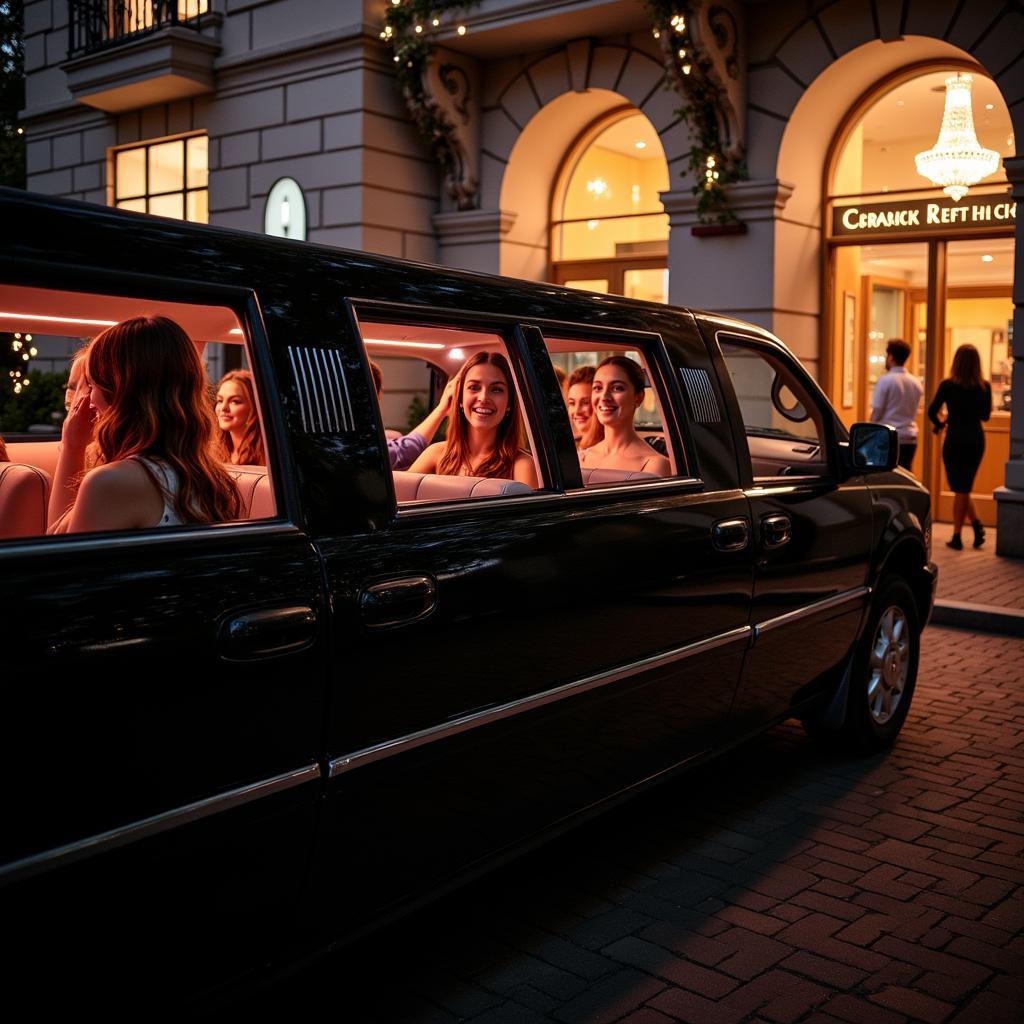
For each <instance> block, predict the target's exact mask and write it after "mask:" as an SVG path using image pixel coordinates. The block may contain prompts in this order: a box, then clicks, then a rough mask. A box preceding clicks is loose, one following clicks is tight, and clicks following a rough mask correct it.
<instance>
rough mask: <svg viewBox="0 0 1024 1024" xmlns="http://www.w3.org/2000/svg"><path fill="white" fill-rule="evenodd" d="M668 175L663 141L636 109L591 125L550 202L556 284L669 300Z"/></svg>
mask: <svg viewBox="0 0 1024 1024" xmlns="http://www.w3.org/2000/svg"><path fill="white" fill-rule="evenodd" d="M668 186H669V173H668V164H667V162H666V159H665V152H664V149H663V148H662V144H661V139H660V138H659V136H658V133H657V132H656V131H655V130H654V127H653V125H652V124H651V122H650V121H649V120H648V119H647V118H646V117H645V116H644V115H643V114H642V113H640V112H639V111H638V110H637V109H636V108H635V107H632V106H623V107H621V108H619V109H617V110H614V111H612V112H611V113H609V114H607V115H605V116H603V117H601V118H599V119H598V120H597V121H595V122H594V123H592V124H591V125H590V126H589V127H588V128H587V129H586V130H585V131H584V132H583V133H582V134H581V135H580V137H579V138H578V139H577V140H576V142H575V144H574V145H573V146H572V147H571V148H570V150H569V152H568V154H567V155H566V158H565V161H564V163H563V165H562V168H561V171H560V172H559V174H558V176H557V178H556V182H555V187H554V189H553V193H552V201H551V239H550V252H551V273H550V280H551V281H553V282H554V283H556V284H562V285H567V286H568V287H573V288H584V289H587V290H589V291H597V292H610V293H613V294H616V295H626V296H628V297H630V298H637V299H645V300H647V301H650V302H667V301H668V294H669V293H668V234H669V223H668V216H667V215H666V214H665V212H664V207H663V206H662V203H661V199H660V197H659V194H660V193H661V192H664V191H666V190H667V189H668Z"/></svg>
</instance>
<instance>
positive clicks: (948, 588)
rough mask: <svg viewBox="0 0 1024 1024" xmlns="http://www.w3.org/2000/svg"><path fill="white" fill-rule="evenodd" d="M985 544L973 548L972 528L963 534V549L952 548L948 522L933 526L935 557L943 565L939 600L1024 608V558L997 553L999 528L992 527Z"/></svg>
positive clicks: (940, 573) (933, 553)
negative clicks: (948, 542) (996, 529)
mask: <svg viewBox="0 0 1024 1024" xmlns="http://www.w3.org/2000/svg"><path fill="white" fill-rule="evenodd" d="M987 530H988V534H987V536H986V538H985V543H984V545H983V546H982V547H980V548H978V549H977V550H974V549H973V548H972V547H970V543H971V531H970V528H969V527H968V528H966V529H965V530H964V533H963V538H964V543H966V544H967V545H968V546H967V547H966V548H965V549H964V550H963V551H952V550H951V549H950V548H947V547H946V541H947V540H949V538H950V537H951V536H952V535H953V527H952V526H950V525H949V524H948V523H937V524H936V525H935V526H934V528H933V537H932V558H933V559H934V561H935V564H936V565H937V566H938V567H939V590H938V598H939V600H949V601H969V602H973V603H976V604H982V605H997V606H999V607H1001V608H1015V609H1018V610H1021V611H1024V560H1022V559H1017V558H1000V557H999V556H997V555H996V531H995V529H994V528H992V527H988V528H987Z"/></svg>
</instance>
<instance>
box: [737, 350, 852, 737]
mask: <svg viewBox="0 0 1024 1024" xmlns="http://www.w3.org/2000/svg"><path fill="white" fill-rule="evenodd" d="M718 340H719V341H720V342H721V348H722V352H723V354H724V357H725V359H724V364H723V368H722V369H723V373H726V374H728V375H729V376H731V378H732V382H733V392H734V394H731V395H730V396H729V399H730V404H732V402H733V401H735V406H734V408H735V413H734V421H735V423H736V430H737V447H738V448H739V450H740V452H741V469H742V472H743V476H744V479H745V480H747V481H749V483H748V488H747V496H748V498H749V499H750V508H751V521H752V525H753V533H754V543H755V545H756V550H757V569H756V575H755V580H754V600H753V605H752V609H751V618H750V623H751V626H752V627H753V630H754V637H753V644H752V646H751V649H750V651H749V652H748V654H747V658H746V662H745V664H744V669H743V679H742V682H741V689H740V696H739V699H738V701H737V704H736V709H735V718H736V722H735V725H736V728H737V729H739V730H741V731H744V730H746V729H749V728H756V727H757V726H758V725H759V724H761V723H763V722H764V721H765V720H766V719H769V718H781V717H785V715H786V713H787V712H788V711H789V710H790V709H791V708H793V707H794V706H795V705H796V704H797V703H799V702H800V701H801V700H803V699H805V698H807V697H809V696H810V695H811V694H812V693H813V692H814V691H815V690H816V689H822V688H825V687H827V686H829V685H830V684H831V683H834V682H835V681H836V674H837V672H838V671H841V669H842V667H843V665H844V663H845V659H846V656H847V655H848V653H849V652H850V649H851V647H852V645H853V643H854V641H855V640H856V638H857V635H858V630H859V627H860V624H861V621H862V617H863V613H864V609H865V607H866V605H867V601H868V597H869V591H868V588H867V586H866V581H867V574H868V565H869V555H870V546H871V501H870V495H869V492H868V489H867V487H866V486H865V484H864V481H863V478H860V477H855V478H853V479H850V480H843V479H842V478H841V475H840V473H839V466H838V448H837V442H836V436H835V418H834V413H833V411H832V409H831V408H830V407H829V406H828V403H827V402H826V401H825V400H824V398H823V397H822V396H821V394H820V392H818V390H817V388H816V387H815V386H814V384H813V383H812V382H811V381H810V379H809V378H808V377H807V375H806V374H805V372H804V371H803V369H802V368H801V367H800V366H799V365H798V364H797V363H796V362H795V360H792V359H791V358H790V357H789V356H788V355H787V354H786V353H785V352H782V351H781V350H779V349H778V348H777V347H775V346H769V345H768V344H766V343H764V342H758V341H756V340H753V339H743V338H739V337H733V336H731V335H724V334H722V335H719V339H718ZM748 474H749V475H748Z"/></svg>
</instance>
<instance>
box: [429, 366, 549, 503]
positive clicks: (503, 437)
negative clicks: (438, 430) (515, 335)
mask: <svg viewBox="0 0 1024 1024" xmlns="http://www.w3.org/2000/svg"><path fill="white" fill-rule="evenodd" d="M453 409H454V410H456V411H455V413H454V415H453V416H452V417H451V422H450V424H449V428H448V437H447V438H446V439H445V440H444V441H443V442H438V443H436V444H432V445H431V446H430V447H429V448H428V449H427V450H426V451H425V452H424V453H423V454H422V455H421V456H420V457H419V458H418V459H417V460H416V461H415V462H414V463H413V464H412V472H414V473H441V474H443V475H446V476H473V477H482V478H494V477H497V478H499V479H503V480H517V481H519V482H520V483H524V484H526V485H527V486H528V487H531V488H535V487H536V486H537V472H536V469H535V467H534V465H533V459H532V458H531V456H530V454H529V452H527V451H526V450H525V448H523V421H522V413H521V412H520V410H519V403H518V402H517V401H516V400H515V395H514V389H513V384H512V371H511V370H510V369H509V365H508V360H507V359H506V358H505V357H504V356H503V355H501V353H499V352H478V353H477V354H476V355H475V356H471V357H470V358H469V359H467V360H466V362H465V363H464V364H463V366H462V368H461V369H460V370H459V373H458V377H457V381H456V385H455V395H454V401H453Z"/></svg>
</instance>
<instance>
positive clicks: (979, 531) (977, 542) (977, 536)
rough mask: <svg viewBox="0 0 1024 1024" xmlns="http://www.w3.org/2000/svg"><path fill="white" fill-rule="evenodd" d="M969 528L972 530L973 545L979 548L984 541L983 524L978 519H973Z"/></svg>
mask: <svg viewBox="0 0 1024 1024" xmlns="http://www.w3.org/2000/svg"><path fill="white" fill-rule="evenodd" d="M971 529H972V530H973V531H974V547H976V548H980V547H981V545H982V544H984V543H985V525H984V523H982V521H981V520H980V519H975V520H974V522H973V523H971Z"/></svg>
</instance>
